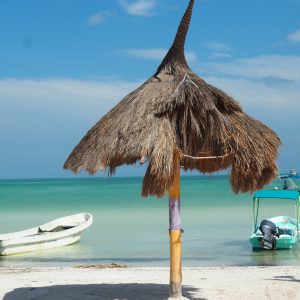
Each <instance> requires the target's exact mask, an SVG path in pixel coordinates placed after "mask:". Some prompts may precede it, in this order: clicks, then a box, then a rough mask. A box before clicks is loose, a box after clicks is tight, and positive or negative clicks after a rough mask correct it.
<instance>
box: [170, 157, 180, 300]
mask: <svg viewBox="0 0 300 300" xmlns="http://www.w3.org/2000/svg"><path fill="white" fill-rule="evenodd" d="M174 171H175V176H174V181H173V184H172V186H171V187H170V189H169V225H170V230H169V234H170V298H179V299H180V298H181V297H182V291H181V282H182V272H181V219H180V161H179V158H178V159H177V161H176V166H175V170H174Z"/></svg>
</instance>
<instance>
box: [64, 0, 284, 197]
mask: <svg viewBox="0 0 300 300" xmlns="http://www.w3.org/2000/svg"><path fill="white" fill-rule="evenodd" d="M193 5H194V0H190V2H189V5H188V8H187V10H186V12H185V14H184V16H183V18H182V21H181V23H180V26H179V28H178V31H177V34H176V37H175V40H174V42H173V44H172V46H171V48H170V50H169V52H168V53H167V55H166V56H165V58H164V59H163V61H162V63H161V64H160V66H159V67H158V69H157V71H156V73H155V74H154V75H153V76H152V77H150V78H149V79H148V80H147V81H146V82H145V83H144V84H142V85H141V86H140V87H139V88H138V89H136V90H135V91H133V92H132V93H130V94H129V95H127V96H126V97H125V98H124V99H123V100H122V101H121V102H120V103H119V104H118V105H116V106H115V107H114V108H113V109H112V110H111V111H110V112H108V113H107V114H106V115H105V116H104V117H103V118H102V119H101V120H100V121H99V122H98V123H97V124H96V125H95V126H94V127H92V128H91V129H90V130H89V131H88V133H87V134H86V136H85V137H84V138H83V139H82V140H81V141H80V143H79V144H78V145H77V146H76V147H75V149H74V150H73V152H72V153H71V154H70V156H69V158H68V159H67V161H66V162H65V164H64V168H66V169H71V170H72V171H73V172H75V173H78V172H79V171H80V170H81V169H85V170H86V171H88V172H89V173H90V174H96V173H97V172H98V171H99V170H104V171H105V170H108V172H109V173H110V174H113V173H114V171H115V169H116V168H117V167H118V166H120V165H123V164H134V163H136V162H137V161H141V160H142V161H144V160H145V161H147V162H148V168H147V171H146V174H145V177H144V182H143V189H142V195H143V196H148V195H156V196H158V197H161V196H162V195H163V194H164V193H165V192H166V191H167V190H168V188H169V187H170V185H171V183H172V182H173V175H174V172H173V167H174V163H175V162H174V160H175V159H176V157H178V155H180V158H181V165H182V166H183V168H184V169H185V170H199V171H200V172H202V173H212V172H215V171H218V170H221V169H227V168H231V177H230V180H231V185H232V188H233V190H234V191H235V192H236V193H238V192H253V191H254V190H257V189H260V188H262V187H263V186H264V185H265V184H267V183H269V182H270V181H271V180H272V179H273V178H274V177H275V176H276V174H277V166H276V160H277V156H278V147H279V146H280V143H281V142H280V139H279V138H278V136H277V135H276V134H275V133H274V132H273V131H272V130H271V129H270V128H268V127H267V126H265V125H264V124H262V123H261V122H259V121H257V120H255V119H253V118H251V117H250V116H248V115H247V114H245V113H244V112H243V110H242V108H241V107H240V105H239V104H238V103H237V102H236V101H235V100H234V99H233V98H232V97H230V96H229V95H227V94H226V93H224V92H223V91H221V90H219V89H218V88H216V87H214V86H212V85H210V84H208V83H206V82H205V81H204V80H203V79H202V78H200V77H199V76H197V75H196V74H195V73H193V72H192V71H191V69H190V68H189V66H188V64H187V62H186V59H185V56H184V44H185V39H186V35H187V32H188V28H189V25H190V20H191V15H192V10H193Z"/></svg>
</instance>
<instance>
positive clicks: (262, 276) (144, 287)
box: [0, 266, 300, 300]
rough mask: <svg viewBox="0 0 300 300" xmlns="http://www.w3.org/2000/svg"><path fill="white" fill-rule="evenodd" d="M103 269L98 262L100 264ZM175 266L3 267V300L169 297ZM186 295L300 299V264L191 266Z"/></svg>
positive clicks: (143, 299) (0, 275)
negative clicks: (170, 274) (169, 285)
mask: <svg viewBox="0 0 300 300" xmlns="http://www.w3.org/2000/svg"><path fill="white" fill-rule="evenodd" d="M96 267H97V266H96ZM168 281H169V268H166V267H140V268H136V267H128V268H91V266H81V267H80V268H78V267H62V268H58V267H46V268H45V267H44V268H31V267H29V268H15V267H13V268H0V282H1V285H0V298H1V299H4V300H18V299H20V300H21V299H36V298H39V299H49V300H50V299H72V300H73V299H75V300H76V299H78V300H79V299H87V300H89V299H102V300H112V299H124V300H125V299H128V300H134V299H136V300H154V299H155V300H156V299H157V300H159V299H167V298H168ZM182 287H183V295H184V296H185V297H187V298H189V299H195V300H196V299H198V300H199V299H218V300H221V299H224V300H225V299H226V300H227V299H228V300H229V299H230V300H234V299H237V300H238V299H243V300H244V299H245V300H248V299H249V300H252V299H253V300H254V299H255V300H257V299H260V300H261V299H272V300H276V299H278V300H279V299H289V300H293V299H295V300H299V299H300V267H293V266H280V267H278V266H276V267H263V266H261V267H186V268H183V285H182Z"/></svg>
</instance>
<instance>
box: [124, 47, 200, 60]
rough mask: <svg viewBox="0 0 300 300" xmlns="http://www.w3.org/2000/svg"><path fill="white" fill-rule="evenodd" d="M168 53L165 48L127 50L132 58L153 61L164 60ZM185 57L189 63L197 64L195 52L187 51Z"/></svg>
mask: <svg viewBox="0 0 300 300" xmlns="http://www.w3.org/2000/svg"><path fill="white" fill-rule="evenodd" d="M167 51H168V50H167V49H164V48H155V49H130V50H126V52H127V53H128V54H129V55H131V56H134V57H138V58H145V59H153V60H162V59H163V58H164V57H165V55H166V54H167ZM185 56H186V59H187V60H188V61H189V62H195V61H196V60H197V54H196V53H195V52H194V51H186V52H185Z"/></svg>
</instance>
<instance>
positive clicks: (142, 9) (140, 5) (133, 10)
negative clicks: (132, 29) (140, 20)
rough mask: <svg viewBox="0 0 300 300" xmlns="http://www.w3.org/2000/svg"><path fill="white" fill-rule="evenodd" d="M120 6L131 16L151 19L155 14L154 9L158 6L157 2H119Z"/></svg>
mask: <svg viewBox="0 0 300 300" xmlns="http://www.w3.org/2000/svg"><path fill="white" fill-rule="evenodd" d="M119 4H120V5H121V6H122V7H123V8H124V9H125V10H126V11H127V13H129V14H130V15H135V16H141V17H150V16H152V15H153V14H154V13H153V9H154V8H155V6H156V0H135V1H128V0H119Z"/></svg>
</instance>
